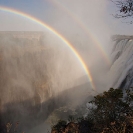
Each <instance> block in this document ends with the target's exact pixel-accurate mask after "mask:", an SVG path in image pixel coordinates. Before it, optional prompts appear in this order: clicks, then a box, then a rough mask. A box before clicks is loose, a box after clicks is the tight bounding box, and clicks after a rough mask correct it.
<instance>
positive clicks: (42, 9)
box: [0, 0, 133, 36]
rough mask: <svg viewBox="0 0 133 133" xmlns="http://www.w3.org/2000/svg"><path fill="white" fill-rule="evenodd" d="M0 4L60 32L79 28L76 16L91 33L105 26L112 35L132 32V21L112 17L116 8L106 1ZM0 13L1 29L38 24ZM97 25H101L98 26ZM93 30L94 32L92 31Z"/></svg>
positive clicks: (5, 0)
mask: <svg viewBox="0 0 133 133" xmlns="http://www.w3.org/2000/svg"><path fill="white" fill-rule="evenodd" d="M0 6H4V7H7V8H12V9H15V10H18V11H21V12H23V13H25V14H29V15H31V16H33V17H35V18H37V19H39V20H41V21H43V22H45V23H47V24H48V25H50V26H52V27H53V28H54V29H56V30H58V31H59V32H65V31H66V32H67V30H68V29H71V32H72V30H73V31H74V30H75V29H74V28H77V27H80V26H79V24H78V22H77V20H76V19H78V20H80V21H81V22H82V23H83V24H84V25H85V26H86V27H87V28H88V29H89V30H90V32H92V34H100V33H101V32H103V28H105V29H107V28H108V30H110V31H111V33H112V34H132V33H133V31H132V30H131V28H132V27H133V26H132V25H131V24H127V23H123V22H126V21H125V20H118V19H115V18H114V17H113V16H112V15H111V14H113V13H114V14H115V12H116V11H117V9H116V8H115V5H114V4H113V3H112V2H110V1H109V0H102V1H99V0H89V1H88V0H82V1H81V0H73V1H72V0H32V1H31V0H0ZM0 16H1V19H2V20H1V23H0V30H21V29H24V30H37V29H34V28H35V27H37V26H35V27H34V25H32V24H31V23H32V22H30V21H29V20H24V18H22V17H20V16H16V15H13V14H12V13H4V12H2V11H0ZM74 16H76V17H74ZM21 21H24V22H23V25H20V23H22V22H21ZM28 21H29V22H28ZM28 23H29V24H28ZM29 25H30V26H29ZM63 25H65V28H64V26H63ZM102 25H103V26H102ZM76 26H77V27H76ZM100 26H101V28H99V27H100ZM33 27H34V28H33ZM39 30H40V29H39ZM94 31H95V33H93V32H94ZM75 34H76V33H75ZM96 36H98V35H96Z"/></svg>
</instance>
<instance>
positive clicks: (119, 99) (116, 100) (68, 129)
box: [52, 88, 133, 133]
mask: <svg viewBox="0 0 133 133" xmlns="http://www.w3.org/2000/svg"><path fill="white" fill-rule="evenodd" d="M132 101H133V93H132V89H129V90H126V91H124V93H123V91H122V90H121V89H113V88H111V89H109V91H105V92H103V93H102V94H100V95H97V96H95V97H94V99H93V100H92V101H90V102H89V103H88V115H87V117H85V118H84V117H82V118H80V119H78V120H77V121H76V122H68V124H67V123H66V124H65V125H63V131H61V130H60V129H61V128H62V124H61V123H59V122H58V123H57V125H55V126H54V127H57V128H58V127H59V129H58V131H61V133H131V132H133V124H132V122H133V108H132V106H131V103H132ZM89 105H90V107H89ZM59 125H60V126H59ZM68 125H69V126H68ZM57 128H56V131H57ZM54 129H55V128H53V130H52V133H55V130H54ZM72 129H73V130H72ZM58 131H57V132H56V133H59V132H58Z"/></svg>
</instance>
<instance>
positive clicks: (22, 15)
mask: <svg viewBox="0 0 133 133" xmlns="http://www.w3.org/2000/svg"><path fill="white" fill-rule="evenodd" d="M0 11H4V12H8V13H12V14H15V15H19V16H21V17H24V18H26V19H29V20H31V21H33V22H35V23H37V24H39V25H41V26H43V27H44V28H46V29H47V30H49V31H50V32H52V33H53V34H55V35H56V36H57V37H58V38H59V39H60V40H62V41H63V42H64V43H65V44H66V45H68V46H69V48H70V49H71V51H72V52H73V53H74V54H75V56H76V57H77V59H78V60H79V62H80V64H81V65H82V67H83V69H84V71H85V73H86V74H87V75H88V78H89V81H90V84H91V87H92V89H93V90H95V85H94V83H93V79H92V76H91V73H90V70H89V69H88V68H87V66H86V65H85V63H84V61H83V59H82V58H81V57H80V55H79V54H78V52H77V51H76V50H75V48H74V47H73V46H72V44H71V43H70V42H68V41H67V40H66V39H65V38H64V37H63V36H62V35H61V34H59V33H58V32H57V31H55V30H54V29H53V28H52V27H50V26H48V25H47V24H45V23H44V22H42V21H40V20H39V19H37V18H34V17H33V16H30V15H29V14H25V13H23V12H20V11H18V10H14V9H11V8H7V7H3V6H0Z"/></svg>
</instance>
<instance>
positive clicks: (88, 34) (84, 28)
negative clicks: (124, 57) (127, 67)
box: [50, 0, 110, 66]
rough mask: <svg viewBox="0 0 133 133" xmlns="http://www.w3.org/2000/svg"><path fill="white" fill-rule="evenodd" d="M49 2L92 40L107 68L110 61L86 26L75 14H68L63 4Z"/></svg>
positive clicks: (53, 0) (51, 0)
mask: <svg viewBox="0 0 133 133" xmlns="http://www.w3.org/2000/svg"><path fill="white" fill-rule="evenodd" d="M50 2H51V3H52V4H53V5H55V6H57V7H58V8H60V9H61V10H63V11H64V12H66V13H67V14H68V15H69V16H70V17H71V18H72V19H73V20H74V21H75V22H76V23H77V24H78V25H79V26H80V27H81V28H82V29H83V31H85V33H86V35H87V36H89V37H90V38H91V39H92V42H94V44H95V45H96V47H97V48H98V49H99V50H100V52H101V54H102V55H103V58H104V59H105V61H106V63H107V64H108V66H110V60H109V58H108V56H107V54H106V52H105V50H104V49H103V47H102V46H101V45H100V43H99V41H98V40H97V39H96V38H95V37H94V36H93V35H92V34H91V33H90V32H89V30H88V29H87V26H85V24H84V23H83V22H82V21H81V19H79V17H78V16H77V15H76V14H74V13H73V12H70V10H69V9H68V8H66V7H65V6H64V5H63V4H61V3H60V2H59V1H57V0H50Z"/></svg>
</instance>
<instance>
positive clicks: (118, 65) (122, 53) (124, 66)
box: [109, 35, 133, 89]
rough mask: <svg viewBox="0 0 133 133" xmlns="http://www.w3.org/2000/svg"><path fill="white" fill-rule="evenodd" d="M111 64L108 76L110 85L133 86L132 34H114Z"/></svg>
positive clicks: (116, 86)
mask: <svg viewBox="0 0 133 133" xmlns="http://www.w3.org/2000/svg"><path fill="white" fill-rule="evenodd" d="M113 39H114V48H113V50H112V54H111V57H112V66H111V68H110V71H109V76H110V77H111V79H110V80H112V85H111V86H112V87H114V88H119V87H120V88H124V89H127V88H129V87H132V86H133V36H119V35H117V36H114V37H113Z"/></svg>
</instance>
